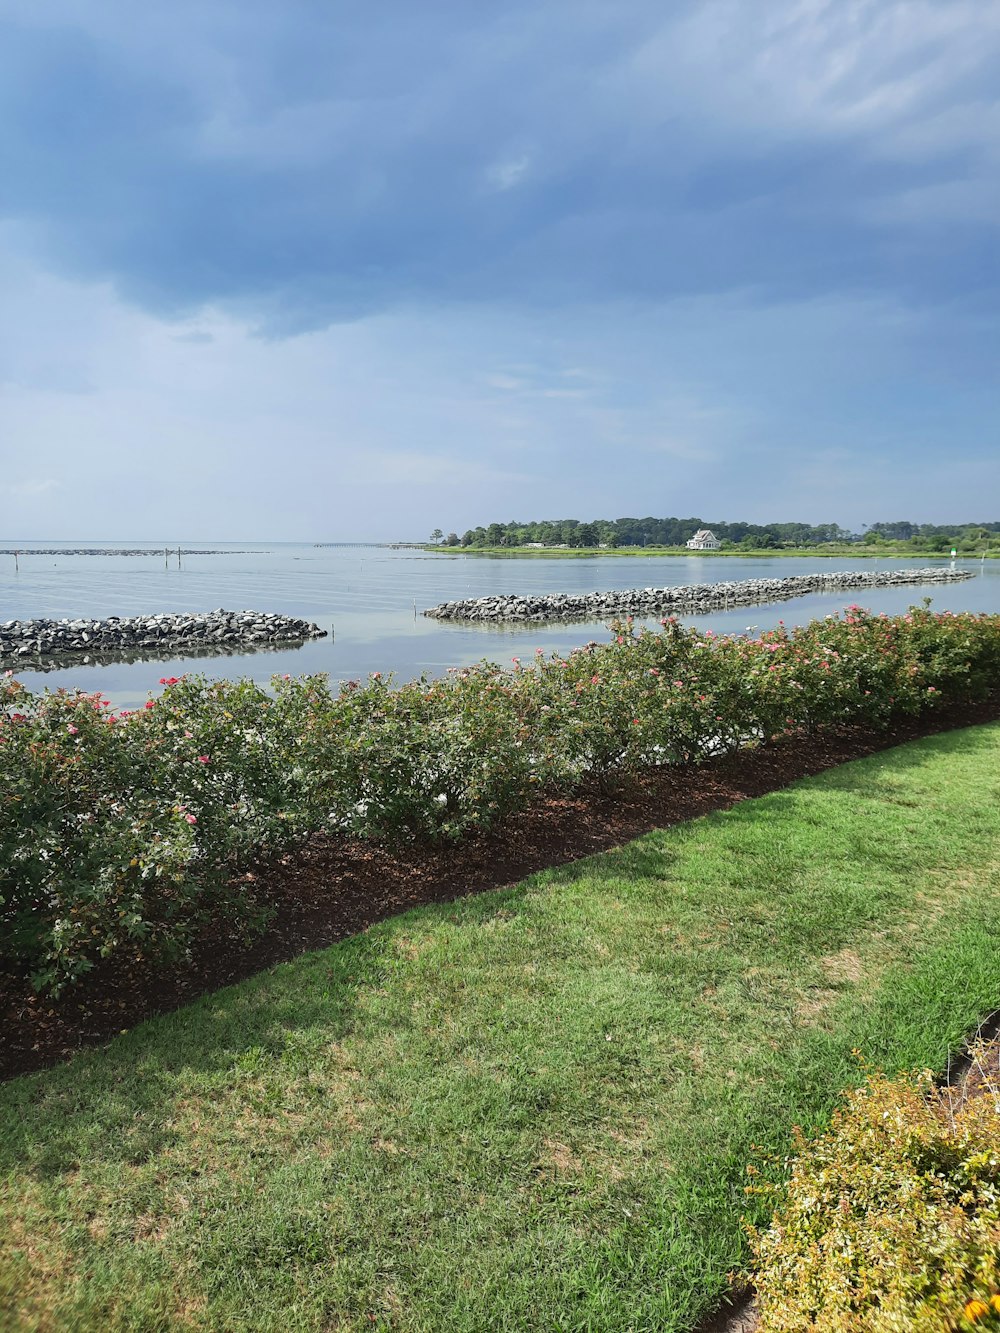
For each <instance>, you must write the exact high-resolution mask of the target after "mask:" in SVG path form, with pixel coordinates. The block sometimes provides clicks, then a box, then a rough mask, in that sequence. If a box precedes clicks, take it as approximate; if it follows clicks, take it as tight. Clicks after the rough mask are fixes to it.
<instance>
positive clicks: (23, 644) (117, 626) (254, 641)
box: [0, 609, 327, 661]
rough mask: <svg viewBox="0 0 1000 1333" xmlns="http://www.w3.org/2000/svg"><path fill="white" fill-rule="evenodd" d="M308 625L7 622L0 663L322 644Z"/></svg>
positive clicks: (162, 620)
mask: <svg viewBox="0 0 1000 1333" xmlns="http://www.w3.org/2000/svg"><path fill="white" fill-rule="evenodd" d="M326 633H327V631H326V630H325V629H320V628H319V626H318V625H313V624H311V623H310V622H309V621H308V620H297V619H296V618H295V617H294V616H280V615H273V614H271V613H270V612H266V611H223V610H221V609H220V610H218V611H209V612H207V613H204V614H192V615H183V614H181V615H156V616H109V617H108V619H107V620H8V621H7V622H6V623H0V660H8V661H11V660H12V661H18V660H23V659H25V658H35V657H52V656H56V655H59V654H64V653H73V654H78V653H104V652H117V651H122V650H133V649H147V650H150V651H151V653H154V654H155V650H157V649H160V650H162V649H166V648H202V649H203V648H222V649H225V648H231V647H234V646H236V645H246V646H249V647H259V646H262V645H264V644H275V643H296V642H301V641H302V640H303V639H320V638H324V637H325V635H326Z"/></svg>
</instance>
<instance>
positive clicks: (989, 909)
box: [0, 725, 1000, 1333]
mask: <svg viewBox="0 0 1000 1333" xmlns="http://www.w3.org/2000/svg"><path fill="white" fill-rule="evenodd" d="M998 1003H1000V726H997V725H995V726H989V727H981V728H976V729H972V730H968V731H965V732H959V733H952V734H950V735H945V736H938V737H935V738H933V739H930V740H927V741H923V742H919V743H916V744H913V745H909V746H906V747H903V748H901V749H899V750H896V751H890V752H887V753H884V754H881V755H879V756H877V757H875V758H872V759H868V760H865V761H863V762H859V763H855V764H851V765H847V766H845V767H843V768H841V769H837V770H833V771H831V772H829V773H827V774H824V775H823V776H822V777H819V778H816V779H812V780H810V781H807V782H803V783H800V784H798V785H797V786H795V787H794V788H791V789H789V790H786V791H783V792H778V793H776V794H774V795H772V796H769V797H766V798H764V799H762V800H758V801H752V802H746V803H745V804H743V805H741V806H738V807H737V808H735V809H733V810H731V811H728V812H726V813H723V814H717V815H712V816H709V817H707V818H705V819H701V820H697V821H694V822H692V823H689V824H686V825H683V826H680V827H677V828H674V829H671V830H667V831H664V832H660V833H655V834H651V835H650V836H648V837H646V838H643V839H640V840H639V841H638V842H635V843H632V844H630V845H629V846H627V847H625V848H623V849H621V850H620V851H617V852H614V853H610V854H607V855H604V856H598V857H593V858H590V859H588V860H586V861H581V862H578V863H576V864H574V865H572V866H568V867H562V868H559V869H555V870H551V871H547V872H545V873H543V874H540V875H537V876H535V877H533V878H532V879H530V880H528V881H526V882H525V883H524V884H521V885H519V886H517V887H515V888H512V889H509V890H505V891H501V892H497V893H491V894H485V895H482V896H480V897H478V898H475V899H470V900H467V901H465V902H463V903H461V904H459V905H456V906H452V907H432V908H424V909H420V910H417V911H414V912H411V913H409V914H408V915H406V916H404V917H400V918H397V919H396V920H394V921H392V922H388V923H385V924H384V925H382V926H380V927H378V928H376V929H374V930H371V931H369V932H368V933H367V934H366V935H364V936H360V937H357V938H355V939H353V940H349V941H347V942H345V943H343V944H340V945H337V946H335V947H333V948H331V949H328V950H326V951H325V952H323V953H318V954H313V955H310V956H308V957H305V958H302V959H300V960H299V961H297V962H295V963H292V964H288V965H285V966H283V967H280V968H277V969H275V970H274V971H273V972H270V973H267V974H264V975H262V976H259V977H257V978H255V979H253V980H251V981H249V982H246V983H244V984H243V985H241V986H238V987H235V988H233V989H231V990H227V991H224V992H221V993H219V994H217V995H215V996H212V997H210V998H208V999H205V1000H203V1001H201V1002H199V1003H197V1004H195V1005H192V1006H191V1007H190V1008H188V1009H185V1010H183V1011H182V1012H180V1013H177V1014H175V1015H172V1016H170V1017H167V1018H164V1019H160V1020H157V1021H155V1022H152V1023H148V1024H146V1025H145V1026H143V1027H142V1028H140V1029H137V1030H136V1031H134V1032H131V1033H128V1034H126V1035H123V1036H122V1037H120V1038H119V1039H118V1040H116V1041H115V1042H114V1043H113V1044H112V1046H111V1047H110V1048H108V1049H105V1050H101V1051H95V1052H92V1053H90V1054H86V1055H83V1056H81V1057H79V1058H78V1059H76V1060H74V1061H72V1062H71V1063H70V1064H68V1065H66V1066H64V1067H62V1068H60V1069H56V1070H53V1071H51V1072H49V1073H46V1074H42V1075H36V1076H32V1077H28V1078H24V1079H21V1080H18V1081H16V1082H14V1083H12V1084H8V1085H7V1086H6V1087H4V1088H0V1154H2V1159H3V1160H2V1166H0V1182H2V1183H0V1328H2V1329H4V1330H8V1329H31V1328H38V1329H59V1330H63V1329H70V1330H74V1331H75V1330H105V1329H108V1330H117V1329H131V1330H140V1329H141V1330H152V1329H175V1328H184V1327H192V1328H211V1329H218V1330H242V1329H253V1330H257V1329H261V1330H275V1331H276V1333H277V1331H278V1330H299V1329H316V1330H319V1329H324V1330H326V1329H329V1330H334V1329H336V1330H343V1329H347V1330H355V1329H356V1330H362V1329H364V1330H369V1329H372V1328H384V1329H389V1328H393V1329H406V1330H417V1329H419V1330H452V1329H462V1330H471V1329H476V1330H483V1331H484V1333H485V1331H486V1330H503V1329H560V1330H561V1329H588V1330H615V1333H621V1331H622V1330H629V1329H632V1330H669V1329H675V1328H676V1329H690V1328H691V1327H692V1325H693V1324H694V1323H695V1321H696V1320H697V1318H698V1317H699V1316H700V1315H701V1314H703V1313H704V1312H705V1311H707V1310H708V1309H710V1308H711V1307H712V1306H713V1305H714V1304H716V1303H717V1302H718V1300H719V1297H720V1294H721V1293H722V1292H723V1291H724V1289H725V1286H726V1273H727V1271H728V1270H730V1269H733V1268H737V1267H739V1265H740V1263H741V1262H742V1261H743V1259H744V1253H745V1251H744V1246H743V1242H742V1239H741V1233H740V1225H739V1223H740V1217H741V1215H742V1214H743V1213H744V1211H745V1210H746V1209H747V1208H748V1207H751V1206H754V1202H753V1200H748V1199H747V1198H746V1197H745V1196H744V1194H743V1185H744V1182H745V1168H746V1164H747V1161H748V1159H749V1158H750V1157H751V1156H752V1154H753V1146H752V1145H754V1144H763V1145H765V1146H766V1147H768V1148H770V1149H777V1150H779V1151H780V1150H781V1149H782V1148H783V1147H784V1146H785V1144H786V1143H787V1140H788V1134H789V1130H790V1127H791V1126H792V1125H793V1124H794V1123H796V1122H798V1123H801V1124H803V1125H807V1126H808V1125H812V1124H815V1123H817V1122H818V1121H820V1120H821V1119H822V1118H823V1117H824V1116H825V1115H826V1114H827V1113H828V1110H829V1108H830V1107H831V1105H832V1104H833V1103H834V1102H835V1101H836V1098H837V1092H838V1089H839V1088H841V1087H843V1086H844V1085H845V1084H847V1083H850V1082H856V1081H860V1078H861V1075H860V1073H859V1070H858V1066H857V1063H856V1061H855V1059H854V1057H853V1056H852V1054H851V1051H852V1048H853V1047H858V1048H860V1050H861V1051H862V1052H863V1054H864V1055H865V1056H866V1057H867V1058H869V1059H871V1060H873V1061H876V1062H879V1063H881V1064H882V1065H883V1066H884V1067H886V1068H888V1069H891V1070H896V1069H898V1068H902V1067H906V1066H911V1065H915V1064H917V1065H931V1066H941V1065H942V1064H943V1063H944V1061H945V1058H946V1054H947V1052H948V1051H949V1049H953V1048H954V1047H955V1046H956V1045H957V1044H958V1043H959V1041H960V1038H961V1036H962V1034H963V1032H965V1031H967V1030H968V1029H969V1028H970V1027H972V1026H973V1025H974V1024H975V1022H976V1021H977V1019H978V1018H979V1017H980V1016H981V1015H982V1014H984V1013H985V1012H986V1011H987V1010H989V1009H991V1008H994V1007H996V1006H997V1004H998Z"/></svg>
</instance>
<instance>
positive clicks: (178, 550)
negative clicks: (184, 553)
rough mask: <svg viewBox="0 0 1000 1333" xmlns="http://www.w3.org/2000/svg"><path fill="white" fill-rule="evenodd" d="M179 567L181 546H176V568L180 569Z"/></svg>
mask: <svg viewBox="0 0 1000 1333" xmlns="http://www.w3.org/2000/svg"><path fill="white" fill-rule="evenodd" d="M180 567H181V548H180V547H179V546H178V548H177V568H178V569H180Z"/></svg>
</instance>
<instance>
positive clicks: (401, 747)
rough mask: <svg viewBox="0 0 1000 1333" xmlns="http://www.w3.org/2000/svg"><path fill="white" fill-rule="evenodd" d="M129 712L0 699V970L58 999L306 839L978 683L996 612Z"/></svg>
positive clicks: (200, 695)
mask: <svg viewBox="0 0 1000 1333" xmlns="http://www.w3.org/2000/svg"><path fill="white" fill-rule="evenodd" d="M161 684H162V685H163V690H162V693H161V694H160V695H159V696H158V697H157V698H155V699H150V700H149V701H148V703H147V704H146V706H145V707H144V708H142V709H140V710H138V711H137V712H134V713H117V714H116V713H115V712H114V710H113V709H112V708H111V707H110V705H109V703H108V701H107V700H105V699H103V698H101V697H100V696H99V695H94V694H86V693H83V692H79V691H78V692H73V693H70V692H66V691H56V692H49V691H46V692H45V693H43V694H39V695H35V694H32V693H30V692H29V691H28V690H26V689H25V688H24V687H23V686H22V685H20V684H19V683H18V682H17V681H16V680H14V679H13V678H12V677H10V676H8V677H6V678H5V679H4V680H3V683H2V686H0V960H2V961H3V962H4V963H5V964H7V965H14V966H18V967H29V968H31V969H32V970H33V972H34V975H35V977H36V980H37V982H38V983H39V984H44V985H50V986H55V987H59V986H61V985H64V984H65V983H66V982H67V981H70V980H72V979H73V978H74V977H77V976H79V975H80V974H81V973H82V972H84V971H86V970H87V969H89V968H91V967H92V966H93V965H94V964H95V963H96V962H97V961H98V960H99V959H101V958H108V957H112V956H129V957H137V956H141V957H154V956H164V955H170V954H177V953H179V952H183V951H184V950H185V949H187V948H189V947H190V943H191V940H192V938H193V937H194V935H195V933H196V932H197V931H198V929H199V928H200V927H201V926H202V925H203V924H204V923H205V922H207V921H209V920H210V919H211V918H212V917H213V916H214V915H216V914H217V913H219V912H220V911H224V912H226V913H227V914H229V915H230V916H231V917H233V918H234V919H235V920H236V921H237V922H238V923H240V924H241V925H242V927H243V928H244V929H245V931H246V932H247V934H251V933H253V932H254V931H256V930H259V929H260V928H261V926H262V924H263V922H264V920H265V919H266V913H265V910H264V908H263V907H262V906H261V905H260V904H259V903H257V902H255V901H254V900H253V899H252V898H251V897H249V896H248V894H247V891H246V888H245V887H243V886H241V884H240V882H239V881H238V879H237V873H238V872H239V871H240V870H241V869H244V868H246V867H247V866H249V865H250V864H251V863H252V862H253V861H254V860H256V859H258V858H260V857H262V856H266V855H268V854H271V853H274V852H276V851H279V850H281V849H282V848H284V847H286V846H288V845H289V844H290V843H291V842H293V841H294V840H295V839H297V838H301V837H304V836H306V835H307V834H309V833H311V832H314V831H316V830H321V829H323V830H332V831H335V832H338V833H341V834H345V835H350V836H353V837H360V838H374V839H380V840H388V841H400V840H405V839H411V838H436V837H445V838H453V837H457V836H459V835H461V834H463V833H465V832H468V831H469V830H474V829H477V828H487V827H489V825H490V824H492V823H494V822H495V821H496V820H498V819H500V818H502V817H503V816H504V815H507V814H509V813H510V812H512V811H514V810H517V809H521V808H523V807H524V806H525V805H526V804H527V802H528V801H529V800H530V799H531V798H532V796H533V794H534V793H536V792H538V791H539V790H541V789H549V790H551V789H553V788H567V787H572V786H574V785H578V784H580V783H582V782H586V781H597V782H599V783H602V784H605V785H608V784H610V783H612V782H614V781H615V780H616V778H617V776H618V775H619V774H621V773H624V772H628V771H635V770H638V769H642V768H646V767H650V766H655V765H660V764H674V763H697V762H699V761H700V760H703V759H705V758H706V757H708V756H710V755H712V754H718V753H721V752H729V751H733V750H735V749H738V748H739V747H741V746H745V745H748V744H757V743H761V742H765V741H767V740H769V739H771V738H773V737H775V736H778V735H780V734H782V733H784V732H790V731H794V730H797V729H807V730H815V729H817V728H819V727H829V726H840V725H845V724H861V725H865V726H870V727H873V728H878V727H883V726H885V725H886V723H887V722H888V721H889V719H890V718H891V717H892V716H893V715H896V714H899V713H907V714H916V713H919V712H921V711H922V710H924V709H927V708H931V707H934V706H936V705H937V704H939V703H940V702H942V701H946V702H950V701H957V700H977V699H982V698H985V697H986V696H987V695H989V694H990V693H991V692H992V691H994V690H996V689H997V687H998V685H1000V616H985V615H969V614H963V615H953V614H950V613H948V612H945V613H940V614H939V613H931V612H930V611H929V610H928V609H927V608H926V607H924V608H915V609H913V610H911V611H910V612H909V613H908V614H907V615H905V616H895V617H888V616H872V615H869V614H868V613H867V612H865V611H863V610H861V609H860V608H859V607H854V608H851V609H850V610H849V612H848V613H847V614H846V615H845V616H843V617H828V618H827V619H825V620H821V621H814V622H812V623H811V624H809V625H804V626H801V627H798V628H796V629H791V630H790V629H787V628H785V627H784V626H783V625H779V627H778V628H777V629H776V630H772V631H768V632H767V633H765V634H762V635H760V636H759V637H757V638H749V637H745V636H740V635H730V636H722V637H717V636H715V635H713V634H712V633H710V632H709V633H699V632H697V631H696V630H692V629H686V628H684V627H682V626H680V625H679V624H678V623H677V621H676V620H673V619H670V620H666V621H663V622H662V623H661V626H660V628H659V629H658V630H650V629H648V628H645V627H642V628H636V627H635V626H633V625H632V624H631V623H628V622H627V623H624V624H620V625H616V626H614V627H613V634H612V637H611V641H610V642H608V643H603V644H588V645H586V646H585V647H583V648H580V649H578V650H576V651H575V652H572V653H570V654H568V655H565V656H563V655H559V654H555V655H552V656H549V657H545V656H544V655H543V654H542V653H541V652H539V653H538V654H537V655H536V659H535V662H534V663H533V664H531V665H529V666H522V665H521V664H520V662H517V661H515V663H514V664H513V667H512V669H511V668H508V669H502V668H500V667H498V666H495V665H491V664H489V663H482V664H480V665H479V666H475V667H468V668H463V669H461V670H456V671H453V672H451V673H449V676H448V677H447V678H446V679H443V680H437V679H433V680H432V679H427V678H421V679H420V680H416V681H411V682H409V683H408V684H404V685H402V686H398V687H394V686H393V684H392V682H391V681H390V680H389V679H386V678H383V677H382V676H380V675H378V674H375V675H373V676H371V677H370V678H369V679H368V680H367V681H365V682H347V683H346V684H344V685H342V686H341V687H340V689H339V691H338V692H337V693H333V692H332V691H331V689H330V687H329V683H328V682H327V680H326V679H325V677H305V678H302V679H295V680H293V679H288V678H281V679H276V680H275V681H274V682H273V683H272V688H271V689H270V690H269V691H268V690H264V689H261V688H260V687H259V686H257V685H255V684H253V683H252V682H250V681H215V682H208V681H205V680H203V679H201V678H200V677H197V676H185V677H183V678H180V679H177V678H170V679H169V680H164V681H162V682H161Z"/></svg>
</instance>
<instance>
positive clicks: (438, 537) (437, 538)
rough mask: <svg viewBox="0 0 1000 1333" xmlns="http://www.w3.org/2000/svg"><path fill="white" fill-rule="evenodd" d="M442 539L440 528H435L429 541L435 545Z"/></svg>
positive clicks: (442, 534)
mask: <svg viewBox="0 0 1000 1333" xmlns="http://www.w3.org/2000/svg"><path fill="white" fill-rule="evenodd" d="M443 537H444V533H443V532H442V531H441V529H440V528H435V529H434V531H433V532H432V533H431V541H432V542H435V543H437V542H439V541H441V540H442V539H443Z"/></svg>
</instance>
